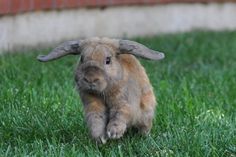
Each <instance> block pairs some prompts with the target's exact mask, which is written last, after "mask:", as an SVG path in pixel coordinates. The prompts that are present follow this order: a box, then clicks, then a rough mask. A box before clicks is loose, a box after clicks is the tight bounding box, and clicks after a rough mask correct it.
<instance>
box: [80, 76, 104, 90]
mask: <svg viewBox="0 0 236 157" xmlns="http://www.w3.org/2000/svg"><path fill="white" fill-rule="evenodd" d="M76 85H77V87H78V89H79V90H82V91H86V92H88V93H96V94H99V93H102V92H104V90H105V89H106V88H107V82H106V81H105V79H103V78H100V79H97V80H94V81H91V79H88V78H80V79H79V80H77V81H76Z"/></svg>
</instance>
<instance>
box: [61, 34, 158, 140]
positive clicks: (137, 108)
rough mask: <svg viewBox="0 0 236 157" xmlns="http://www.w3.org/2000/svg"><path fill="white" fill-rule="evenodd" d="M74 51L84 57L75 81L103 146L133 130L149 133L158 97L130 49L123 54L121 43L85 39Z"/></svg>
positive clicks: (88, 120)
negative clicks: (133, 128) (107, 141)
mask: <svg viewBox="0 0 236 157" xmlns="http://www.w3.org/2000/svg"><path fill="white" fill-rule="evenodd" d="M131 45H132V44H131ZM64 46H65V45H64ZM128 46H129V47H130V45H128ZM139 46H140V45H139ZM132 47H135V48H137V49H138V48H139V47H136V46H132ZM69 48H70V47H69ZM74 48H76V52H77V51H78V52H79V54H80V55H81V59H80V62H79V65H78V67H77V68H76V71H75V82H76V86H77V89H78V91H79V94H80V97H81V100H82V102H83V106H84V112H85V120H86V123H87V126H88V128H89V130H90V134H91V136H92V137H93V138H94V139H95V140H96V141H97V142H102V143H104V142H105V141H106V140H107V139H117V138H120V137H122V136H123V134H124V133H125V131H126V130H127V128H130V127H135V128H137V129H138V130H139V131H140V133H143V134H147V133H149V131H150V129H151V127H152V121H153V118H154V112H155V107H156V104H157V103H156V98H155V95H154V93H153V88H152V85H151V84H150V81H149V79H148V77H147V74H146V72H145V69H144V68H143V66H142V65H141V64H140V63H139V61H138V60H137V59H136V58H135V57H134V56H133V55H131V54H129V52H128V51H130V50H128V49H127V52H124V50H123V52H122V53H121V51H120V44H119V40H115V39H107V38H101V39H100V38H93V39H88V40H83V41H80V43H79V47H74ZM145 48H146V47H145ZM125 49H126V48H125ZM145 50H146V49H145ZM57 51H58V49H57ZM138 56H140V55H138ZM141 57H143V56H141ZM144 58H145V57H144ZM148 59H150V58H148Z"/></svg>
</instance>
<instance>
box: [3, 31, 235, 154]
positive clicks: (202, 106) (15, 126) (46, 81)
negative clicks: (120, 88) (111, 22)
mask: <svg viewBox="0 0 236 157" xmlns="http://www.w3.org/2000/svg"><path fill="white" fill-rule="evenodd" d="M136 40H137V41H139V42H141V43H143V44H145V45H147V46H149V47H151V48H153V49H158V50H161V51H164V52H165V54H166V59H164V60H163V61H161V62H154V61H145V60H141V62H142V64H143V65H144V67H145V68H146V71H147V73H148V75H149V77H150V80H151V82H152V84H153V86H154V90H155V93H156V96H157V99H158V102H159V104H158V107H157V110H156V117H155V121H154V127H153V128H152V131H151V135H150V136H148V137H142V136H139V135H137V134H134V133H133V132H132V131H128V133H127V134H126V135H125V136H124V137H123V138H122V139H120V140H116V141H109V142H108V143H107V144H106V145H103V146H99V145H96V144H95V143H94V142H93V141H92V140H91V139H90V138H89V134H88V130H87V128H86V125H85V123H84V120H83V110H82V105H81V103H80V99H79V96H78V94H77V93H76V91H75V88H74V83H73V80H74V79H73V69H75V65H76V64H75V63H76V62H77V57H66V58H63V59H61V60H58V61H55V62H50V63H47V64H42V63H39V62H37V61H36V60H35V57H36V56H37V54H38V53H48V50H44V51H42V52H40V51H39V50H35V51H30V52H25V53H23V54H22V53H21V54H19V53H14V54H4V55H1V56H0V76H1V78H0V156H27V155H28V156H55V157H58V156H121V157H123V156H180V157H183V156H236V32H218V33H215V32H192V33H184V34H175V35H162V36H159V37H146V38H136Z"/></svg>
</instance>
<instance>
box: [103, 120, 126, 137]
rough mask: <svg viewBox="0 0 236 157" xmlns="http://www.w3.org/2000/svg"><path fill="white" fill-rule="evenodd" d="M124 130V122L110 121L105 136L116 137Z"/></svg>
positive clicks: (121, 134)
mask: <svg viewBox="0 0 236 157" xmlns="http://www.w3.org/2000/svg"><path fill="white" fill-rule="evenodd" d="M125 131H126V124H125V123H123V122H120V123H118V122H110V123H109V124H108V125H107V136H108V138H111V139H118V138H120V137H122V136H123V134H124V133H125Z"/></svg>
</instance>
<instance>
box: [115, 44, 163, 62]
mask: <svg viewBox="0 0 236 157" xmlns="http://www.w3.org/2000/svg"><path fill="white" fill-rule="evenodd" d="M119 49H120V54H132V55H135V56H139V57H142V58H144V59H150V60H161V59H163V58H165V55H164V53H162V52H158V51H154V50H151V49H149V48H147V47H146V46H144V45H142V44H140V43H137V42H134V41H130V40H120V41H119Z"/></svg>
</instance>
